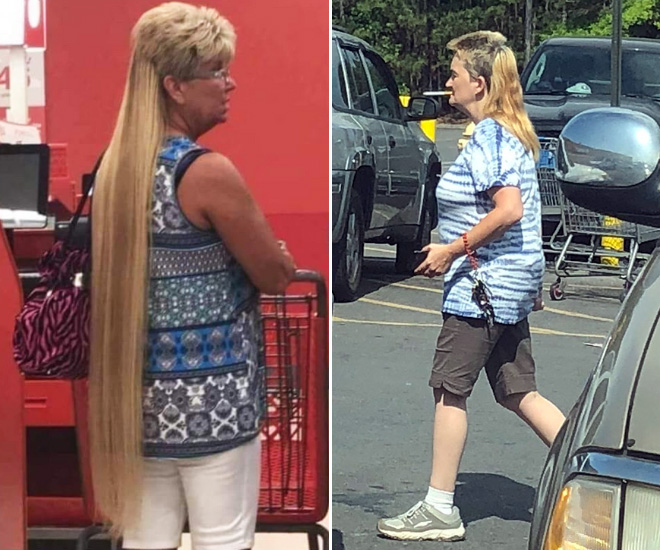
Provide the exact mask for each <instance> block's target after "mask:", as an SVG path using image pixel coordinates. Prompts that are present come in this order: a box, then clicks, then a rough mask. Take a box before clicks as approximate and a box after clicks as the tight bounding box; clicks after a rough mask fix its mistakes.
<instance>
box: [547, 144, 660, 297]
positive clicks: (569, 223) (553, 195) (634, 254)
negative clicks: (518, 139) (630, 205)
mask: <svg viewBox="0 0 660 550" xmlns="http://www.w3.org/2000/svg"><path fill="white" fill-rule="evenodd" d="M539 143H540V146H541V150H540V154H539V162H538V165H537V177H538V181H539V192H540V195H541V215H542V220H543V229H544V234H543V248H544V252H545V254H546V258H547V259H548V260H552V261H554V271H555V274H556V275H557V280H556V281H555V282H554V283H553V284H552V285H551V286H550V298H551V299H552V300H562V299H564V297H565V292H564V290H565V288H566V282H565V281H564V279H565V278H567V277H584V276H589V275H618V276H620V277H621V278H622V279H623V280H624V283H623V289H622V291H621V293H620V298H621V299H623V298H624V297H625V295H626V293H627V291H628V289H629V288H630V286H631V284H632V282H633V278H634V276H635V274H636V273H637V272H638V271H639V268H640V267H641V263H642V262H644V261H645V260H646V259H648V254H640V252H639V249H640V245H641V244H643V243H646V242H650V241H655V240H657V239H658V237H660V233H659V232H658V229H655V228H647V227H644V226H639V225H637V224H633V223H628V222H621V221H619V220H617V219H615V218H611V217H608V216H603V215H601V214H597V213H595V212H592V211H590V210H587V209H585V208H582V207H579V206H577V205H576V204H574V203H572V202H571V201H569V200H568V199H567V198H566V197H565V196H564V194H563V193H562V191H561V187H560V185H559V182H558V181H557V178H556V176H555V168H556V164H557V160H556V154H557V145H558V139H557V138H555V137H539ZM608 238H609V240H610V241H611V240H612V239H618V242H617V244H618V245H619V246H618V247H612V246H609V245H608V243H607V239H608ZM604 239H605V240H604ZM624 244H625V246H623V245H624ZM616 248H618V250H617V249H616ZM604 258H607V260H606V261H604Z"/></svg>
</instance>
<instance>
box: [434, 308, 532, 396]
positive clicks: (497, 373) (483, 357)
mask: <svg viewBox="0 0 660 550" xmlns="http://www.w3.org/2000/svg"><path fill="white" fill-rule="evenodd" d="M443 317H444V323H443V325H442V329H441V330H440V335H439V336H438V343H437V344H436V348H435V357H434V358H433V369H432V371H431V379H430V380H429V385H430V386H431V387H433V388H436V389H440V388H445V389H446V390H447V391H448V392H450V393H452V394H454V395H457V396H459V397H468V396H469V395H470V394H471V393H472V388H474V385H475V383H476V382H477V378H479V373H480V372H481V369H482V368H485V370H486V375H487V376H488V382H489V383H490V387H491V388H492V390H493V395H494V396H495V399H496V400H497V402H498V403H501V402H502V400H503V399H504V398H506V397H508V396H510V395H513V394H516V393H528V392H531V391H536V377H535V374H534V373H535V370H536V367H535V365H534V359H533V358H532V341H531V337H530V334H529V323H528V322H527V318H525V319H523V320H522V321H520V322H518V323H516V324H515V325H502V324H499V323H495V326H493V327H491V328H488V324H487V323H486V321H485V320H484V319H473V318H471V317H459V316H457V315H452V314H447V313H445V314H443Z"/></svg>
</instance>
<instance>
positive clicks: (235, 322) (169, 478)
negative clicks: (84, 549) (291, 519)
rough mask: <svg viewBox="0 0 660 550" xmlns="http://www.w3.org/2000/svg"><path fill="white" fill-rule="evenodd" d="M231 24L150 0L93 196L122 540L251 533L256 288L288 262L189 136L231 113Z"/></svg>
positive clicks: (99, 446)
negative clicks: (154, 4)
mask: <svg viewBox="0 0 660 550" xmlns="http://www.w3.org/2000/svg"><path fill="white" fill-rule="evenodd" d="M235 41H236V35H235V32H234V29H233V27H232V25H231V24H230V23H229V21H227V20H226V19H225V18H224V17H222V16H220V14H218V12H217V11H216V10H214V9H210V8H205V7H194V6H191V5H188V4H183V3H179V2H171V3H166V4H162V5H160V6H158V7H156V8H153V9H151V10H149V11H147V12H146V13H144V14H143V15H142V17H141V18H140V19H139V21H138V22H137V24H136V25H135V27H134V29H133V33H132V53H131V59H130V66H129V70H128V77H127V81H126V86H125V90H124V96H123V100H122V104H121V108H120V111H119V115H118V117H117V123H116V126H115V129H114V133H113V135H112V139H111V140H110V143H109V146H108V148H107V150H106V152H105V154H104V157H103V161H102V163H101V166H100V169H99V172H98V177H97V181H96V185H95V191H94V204H93V236H92V250H93V268H92V326H91V361H90V381H89V383H90V449H91V465H92V477H93V488H94V496H95V501H96V505H97V508H98V511H99V513H100V514H101V516H102V517H103V518H104V519H105V521H107V522H108V524H109V525H110V528H111V531H112V533H113V534H114V535H116V536H122V537H123V539H124V541H123V544H124V548H126V549H139V548H152V549H153V548H158V549H175V548H178V546H179V545H180V538H181V531H182V529H183V526H184V523H185V520H186V516H187V517H188V521H189V525H190V530H191V535H192V540H193V546H194V548H195V550H211V549H212V550H218V549H226V550H242V549H245V548H249V547H251V546H252V543H253V538H254V529H255V523H256V512H257V499H258V488H259V463H260V456H259V437H258V434H259V426H260V420H261V416H262V413H263V409H264V382H263V374H264V373H263V368H264V367H263V361H262V356H261V351H262V349H261V319H260V313H259V303H258V298H259V292H260V291H263V292H267V293H279V292H282V291H283V290H284V289H285V288H286V286H287V284H288V283H289V281H290V280H291V278H292V276H293V273H294V270H295V266H294V263H293V260H292V258H291V256H290V255H289V253H288V252H287V250H286V247H285V246H284V245H283V243H281V242H278V241H277V240H276V239H275V238H274V236H273V234H272V231H271V230H270V228H269V226H268V223H267V222H266V220H265V218H264V216H263V214H262V212H261V210H260V209H259V207H258V206H257V205H256V203H255V201H254V199H253V198H252V196H251V194H250V192H249V191H248V188H247V187H246V185H245V183H244V181H243V180H242V178H241V176H240V174H239V172H238V171H237V170H236V168H235V167H234V166H233V165H232V163H231V162H230V161H229V160H228V159H227V158H226V157H224V156H222V155H220V154H218V153H214V152H212V151H209V150H207V149H204V148H202V147H200V146H199V145H198V144H197V143H196V140H197V138H198V137H199V136H201V135H202V134H204V133H205V132H207V131H209V130H210V129H211V128H213V127H215V126H216V125H218V124H221V123H223V122H225V121H226V120H227V117H228V113H229V98H230V95H231V94H232V92H233V91H234V89H235V88H236V83H235V81H234V79H233V78H232V76H231V74H230V72H229V65H230V63H231V61H232V59H233V56H234V50H235Z"/></svg>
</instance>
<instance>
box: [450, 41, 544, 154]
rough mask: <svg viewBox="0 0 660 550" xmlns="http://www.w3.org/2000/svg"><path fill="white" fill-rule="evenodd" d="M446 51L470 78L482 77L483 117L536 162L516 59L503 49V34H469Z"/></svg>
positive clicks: (535, 144) (535, 145)
mask: <svg viewBox="0 0 660 550" xmlns="http://www.w3.org/2000/svg"><path fill="white" fill-rule="evenodd" d="M447 48H449V50H450V51H453V52H454V53H455V54H456V55H457V56H458V58H459V59H460V60H461V61H462V62H463V65H464V67H465V68H466V70H467V71H468V73H469V74H470V76H471V77H472V78H478V77H479V76H482V77H484V79H485V80H486V86H487V89H488V95H487V97H486V101H485V102H484V107H483V113H484V115H485V116H486V117H489V118H492V119H494V120H496V121H497V122H499V123H500V124H501V125H502V126H503V127H504V128H506V129H507V130H508V131H509V132H511V133H512V134H513V135H514V136H516V137H517V138H518V139H519V140H520V142H521V143H522V144H523V147H524V148H525V150H526V151H531V152H532V154H533V155H534V158H535V159H538V154H539V140H538V138H537V137H536V132H535V131H534V127H533V126H532V123H531V121H530V120H529V117H528V116H527V112H526V111H525V105H524V103H523V91H522V86H521V85H520V78H519V77H518V66H517V64H516V56H515V55H514V54H513V51H511V48H509V47H508V46H506V38H505V37H504V35H502V34H501V33H499V32H494V31H477V32H472V33H468V34H464V35H463V36H459V37H458V38H454V39H453V40H451V41H450V42H449V43H448V44H447Z"/></svg>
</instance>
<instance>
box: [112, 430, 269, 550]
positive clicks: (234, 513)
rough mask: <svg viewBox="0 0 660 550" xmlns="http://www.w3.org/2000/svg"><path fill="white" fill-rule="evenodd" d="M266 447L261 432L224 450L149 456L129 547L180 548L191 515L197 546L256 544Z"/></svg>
mask: <svg viewBox="0 0 660 550" xmlns="http://www.w3.org/2000/svg"><path fill="white" fill-rule="evenodd" d="M260 451H261V443H260V440H259V437H255V438H254V439H253V440H251V441H249V442H248V443H245V444H244V445H241V446H240V447H237V448H236V449H232V450H230V451H226V452H224V453H220V454H214V455H209V456H204V457H200V458H186V459H180V458H147V459H145V467H144V486H143V497H142V508H141V515H140V517H139V518H136V522H135V525H131V526H129V528H127V529H126V532H125V533H124V536H123V538H124V541H123V546H124V548H126V549H131V550H132V549H145V550H147V549H152V550H153V549H169V548H178V547H179V546H180V545H181V532H182V531H183V527H184V524H185V520H186V515H187V516H188V523H189V526H190V535H191V538H192V545H193V549H194V550H244V549H246V548H251V547H252V545H253V544H254V531H255V526H256V521H257V505H258V500H259V470H260V457H261V453H260ZM186 511H187V513H186Z"/></svg>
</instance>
